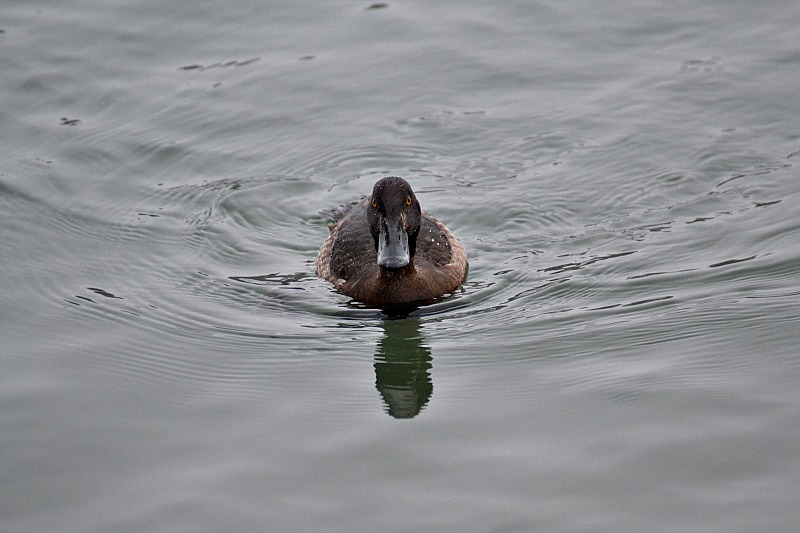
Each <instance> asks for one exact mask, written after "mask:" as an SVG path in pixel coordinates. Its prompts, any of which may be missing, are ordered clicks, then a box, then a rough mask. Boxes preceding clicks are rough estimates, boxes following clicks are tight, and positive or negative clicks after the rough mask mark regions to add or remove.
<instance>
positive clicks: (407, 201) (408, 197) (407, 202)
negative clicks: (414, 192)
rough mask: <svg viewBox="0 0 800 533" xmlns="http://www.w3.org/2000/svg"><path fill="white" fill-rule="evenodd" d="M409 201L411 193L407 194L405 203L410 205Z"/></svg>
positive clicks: (410, 200)
mask: <svg viewBox="0 0 800 533" xmlns="http://www.w3.org/2000/svg"><path fill="white" fill-rule="evenodd" d="M411 202H412V199H411V195H410V194H409V195H408V196H406V205H411Z"/></svg>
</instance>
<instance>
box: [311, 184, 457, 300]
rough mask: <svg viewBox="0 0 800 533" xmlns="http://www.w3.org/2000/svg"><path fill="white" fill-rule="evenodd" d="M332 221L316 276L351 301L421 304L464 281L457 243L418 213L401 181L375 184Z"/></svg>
mask: <svg viewBox="0 0 800 533" xmlns="http://www.w3.org/2000/svg"><path fill="white" fill-rule="evenodd" d="M332 218H333V219H334V221H333V222H332V223H331V224H329V225H328V228H329V229H330V235H329V236H328V238H327V239H326V240H325V242H324V243H323V245H322V248H321V249H320V251H319V254H318V255H317V259H316V274H317V276H319V277H320V278H323V279H325V280H327V281H329V282H330V283H332V284H333V285H334V287H336V289H338V290H339V292H341V293H343V294H345V295H347V296H349V297H351V298H352V299H354V300H357V301H359V302H362V303H365V304H367V305H370V306H376V307H398V306H408V305H414V304H422V303H426V302H430V301H433V300H436V299H438V298H440V297H441V296H443V295H445V294H450V293H453V292H454V291H455V290H456V289H458V288H459V287H460V286H461V285H462V283H463V282H464V280H465V278H466V275H467V269H468V262H467V254H466V251H465V250H464V247H463V246H462V244H461V242H460V241H459V240H458V239H457V238H456V237H455V235H453V232H452V231H450V230H449V229H448V228H447V226H445V225H444V224H442V223H441V222H439V221H438V220H436V219H435V218H434V217H433V216H431V215H430V214H429V213H428V212H426V211H423V210H422V208H421V207H420V204H419V200H418V199H417V195H416V194H414V191H413V190H412V189H411V185H409V183H408V182H407V181H406V180H404V179H403V178H401V177H398V176H387V177H385V178H382V179H380V180H378V181H377V182H376V183H375V186H374V187H373V188H372V194H371V195H369V196H365V197H363V198H362V199H361V201H359V202H356V203H354V204H352V205H351V206H350V207H349V208H344V209H340V210H338V211H336V212H335V213H334V214H333V217H332Z"/></svg>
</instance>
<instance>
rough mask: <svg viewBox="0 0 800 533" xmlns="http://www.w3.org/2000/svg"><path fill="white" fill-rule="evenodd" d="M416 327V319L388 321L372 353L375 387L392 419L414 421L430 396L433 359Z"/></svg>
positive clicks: (417, 321)
mask: <svg viewBox="0 0 800 533" xmlns="http://www.w3.org/2000/svg"><path fill="white" fill-rule="evenodd" d="M419 325H420V321H419V318H416V317H408V318H396V319H391V318H390V319H387V320H386V321H385V322H384V323H383V329H384V336H383V338H381V340H380V342H379V343H378V349H377V351H376V352H375V387H376V388H377V389H378V392H380V393H381V396H383V401H384V402H386V410H387V412H388V413H389V414H390V415H391V416H393V417H394V418H414V417H415V416H417V415H418V414H419V412H420V411H421V410H422V408H423V407H424V406H425V405H426V404H427V403H428V400H429V399H430V397H431V393H432V392H433V382H432V381H431V376H430V369H431V366H432V360H433V358H432V357H431V350H430V348H429V347H428V346H426V345H425V344H424V343H423V339H422V336H421V335H420V333H419Z"/></svg>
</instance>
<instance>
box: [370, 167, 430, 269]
mask: <svg viewBox="0 0 800 533" xmlns="http://www.w3.org/2000/svg"><path fill="white" fill-rule="evenodd" d="M368 218H369V231H370V233H372V238H373V239H375V250H376V251H377V252H378V266H380V267H381V268H387V269H397V268H403V267H405V266H407V265H408V264H409V263H410V262H411V259H412V258H413V257H414V253H415V252H416V249H417V235H419V226H420V222H421V220H422V210H421V209H420V206H419V202H418V201H417V197H416V196H415V195H414V191H412V190H411V185H409V184H408V182H407V181H406V180H404V179H403V178H398V177H396V176H391V177H388V178H383V179H381V180H378V182H377V183H376V184H375V187H373V189H372V197H371V198H370V207H369V215H368Z"/></svg>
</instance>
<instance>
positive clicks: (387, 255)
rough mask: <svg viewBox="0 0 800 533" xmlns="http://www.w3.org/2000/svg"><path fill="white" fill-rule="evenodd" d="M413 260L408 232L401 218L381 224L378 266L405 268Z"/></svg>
mask: <svg viewBox="0 0 800 533" xmlns="http://www.w3.org/2000/svg"><path fill="white" fill-rule="evenodd" d="M410 261H411V254H410V253H409V251H408V233H407V232H406V230H404V229H403V227H402V226H401V225H400V220H399V219H398V220H397V221H392V222H388V223H387V221H385V220H384V222H383V224H381V234H380V237H379V238H378V266H379V267H382V268H403V267H404V266H406V265H408V263H409V262H410Z"/></svg>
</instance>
